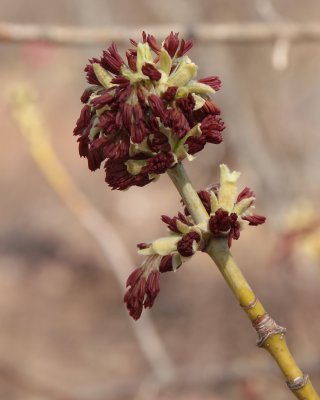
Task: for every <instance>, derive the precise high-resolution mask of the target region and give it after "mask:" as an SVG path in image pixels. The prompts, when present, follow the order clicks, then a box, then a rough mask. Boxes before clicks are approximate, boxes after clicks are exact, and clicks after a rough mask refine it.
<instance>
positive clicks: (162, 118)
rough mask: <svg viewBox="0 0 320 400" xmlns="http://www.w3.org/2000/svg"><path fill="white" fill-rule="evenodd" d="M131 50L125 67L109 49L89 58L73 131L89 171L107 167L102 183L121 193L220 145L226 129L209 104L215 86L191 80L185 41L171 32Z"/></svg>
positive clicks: (113, 49)
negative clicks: (180, 162) (162, 38)
mask: <svg viewBox="0 0 320 400" xmlns="http://www.w3.org/2000/svg"><path fill="white" fill-rule="evenodd" d="M131 44H132V48H130V49H129V50H128V51H127V52H126V61H125V60H124V59H123V58H122V57H121V56H120V54H119V52H118V50H117V47H116V45H115V44H114V43H113V44H112V45H111V46H110V47H109V48H108V50H105V51H103V53H102V56H101V58H100V59H98V58H93V59H91V60H89V61H90V63H89V64H88V65H87V66H86V68H85V72H86V74H87V80H88V82H89V83H90V84H91V86H90V87H89V88H87V89H86V90H85V91H84V93H83V95H82V97H81V101H82V102H83V103H84V106H83V108H82V110H81V114H80V117H79V119H78V121H77V124H76V127H75V129H74V134H75V135H77V136H78V142H79V153H80V156H82V157H86V158H87V160H88V166H89V169H90V170H92V171H94V170H96V169H98V168H100V166H101V163H102V162H104V161H105V164H104V167H105V171H106V182H107V183H108V184H109V186H111V187H112V188H113V189H120V190H124V189H127V188H129V187H130V186H133V185H136V186H144V185H146V184H148V183H149V182H151V181H153V180H154V179H156V178H157V177H158V176H159V174H162V173H164V172H166V171H167V169H168V168H171V167H172V166H174V165H175V164H176V163H178V162H179V161H181V160H183V159H184V158H186V157H188V158H189V159H192V156H193V155H194V154H195V153H197V152H199V151H200V150H202V149H203V148H204V146H205V144H206V143H220V142H221V141H222V134H221V132H222V131H223V129H224V124H223V121H222V120H221V119H220V118H219V114H220V110H219V109H218V107H217V106H216V105H215V104H214V103H213V102H212V100H210V98H209V95H210V94H212V93H215V92H216V91H217V90H219V89H220V85H221V82H220V80H219V79H218V78H217V77H216V76H210V77H207V78H203V79H198V80H197V79H196V74H197V69H198V67H197V65H196V64H194V63H193V62H192V61H191V59H190V58H189V57H188V56H187V55H186V53H187V52H188V51H189V50H190V48H191V47H192V42H191V41H190V40H187V41H185V40H183V39H182V40H180V39H179V37H178V34H177V33H173V32H171V34H170V35H169V36H168V37H167V38H166V39H165V40H164V41H163V42H162V43H161V44H160V43H158V41H157V40H156V39H155V38H154V36H152V35H147V34H145V33H144V32H143V35H142V42H141V43H137V42H135V41H134V40H131Z"/></svg>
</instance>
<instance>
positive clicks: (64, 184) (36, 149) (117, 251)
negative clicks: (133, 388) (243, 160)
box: [11, 85, 175, 384]
mask: <svg viewBox="0 0 320 400" xmlns="http://www.w3.org/2000/svg"><path fill="white" fill-rule="evenodd" d="M11 106H12V113H13V117H14V120H15V121H16V123H17V125H18V127H19V129H20V132H21V134H22V135H23V136H24V137H25V139H26V140H27V142H28V144H29V149H30V153H31V154H32V157H33V158H34V160H35V161H36V163H37V165H38V167H39V168H40V170H41V172H42V174H43V175H44V177H45V178H46V180H47V181H48V183H49V184H50V186H51V187H52V188H53V189H54V191H55V192H56V193H57V194H58V195H59V197H60V198H61V199H62V201H63V202H64V204H65V205H66V206H67V208H68V209H69V210H70V211H72V212H73V213H74V215H75V216H76V217H77V219H78V220H79V222H80V223H81V224H82V225H83V226H84V227H85V228H86V229H87V231H88V232H89V233H90V234H91V235H92V237H93V238H95V239H96V241H97V243H98V244H99V245H100V248H101V250H102V252H103V254H104V255H105V257H106V260H107V264H106V265H108V266H109V267H110V269H111V270H112V272H113V273H114V275H115V277H116V278H117V280H118V282H119V285H120V287H121V290H124V282H125V281H126V278H127V276H128V275H129V274H130V272H131V269H130V266H131V265H133V261H132V259H131V258H130V256H129V254H128V251H127V249H126V247H125V245H124V243H123V241H122V239H121V237H120V235H119V234H118V233H117V231H116V230H115V229H114V227H113V226H112V224H110V223H109V222H108V221H107V220H106V219H105V218H104V216H103V215H102V214H101V213H100V211H99V210H97V209H96V208H95V207H94V205H93V204H92V203H91V202H90V200H89V199H88V198H87V197H86V195H85V194H84V193H82V192H81V191H80V189H79V188H78V187H77V186H76V183H75V182H74V180H73V179H72V177H71V176H70V175H69V174H68V172H67V171H66V169H65V168H64V167H63V165H62V164H61V162H60V161H59V159H58V157H57V155H56V153H55V151H54V149H53V147H52V145H51V143H50V140H49V135H48V133H47V132H46V129H45V124H44V122H43V121H42V119H41V112H40V110H39V108H38V105H37V100H36V93H35V90H34V89H32V88H30V87H27V86H24V85H19V86H18V87H17V88H16V89H12V90H11ZM125 314H126V315H127V317H128V320H129V321H130V324H131V327H132V330H133V332H134V334H135V337H136V340H137V342H138V345H139V347H140V350H141V352H142V354H143V355H144V357H145V358H146V360H147V361H148V362H149V364H150V366H151V368H152V372H153V375H154V377H155V378H156V380H157V382H159V383H160V384H163V383H167V382H170V381H172V380H173V379H174V376H175V368H174V365H173V362H172V361H171V358H170V356H169V355H168V353H167V351H166V349H165V346H164V344H163V342H162V340H161V338H160V337H159V335H158V333H157V331H156V329H155V327H154V325H153V323H152V321H151V319H150V317H149V316H148V315H147V314H146V315H144V317H143V318H142V319H141V320H140V321H139V323H134V321H133V320H132V319H131V318H130V317H129V315H128V314H127V313H125Z"/></svg>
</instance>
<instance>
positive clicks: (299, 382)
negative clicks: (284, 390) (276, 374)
mask: <svg viewBox="0 0 320 400" xmlns="http://www.w3.org/2000/svg"><path fill="white" fill-rule="evenodd" d="M308 380H309V375H302V376H298V377H297V378H294V379H292V380H291V381H287V386H288V388H289V389H290V390H299V389H302V388H303V387H304V386H305V385H306V384H307V382H308Z"/></svg>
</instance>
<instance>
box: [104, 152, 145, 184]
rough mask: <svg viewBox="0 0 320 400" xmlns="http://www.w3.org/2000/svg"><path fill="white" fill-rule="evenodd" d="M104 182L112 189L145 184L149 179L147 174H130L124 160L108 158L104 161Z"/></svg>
mask: <svg viewBox="0 0 320 400" xmlns="http://www.w3.org/2000/svg"><path fill="white" fill-rule="evenodd" d="M105 171H106V179H105V180H106V182H107V184H108V185H109V186H110V187H111V188H112V189H113V190H114V189H118V190H125V189H128V188H129V187H130V186H140V187H141V186H145V185H147V184H148V183H149V182H150V181H151V180H150V179H149V177H148V174H138V175H131V174H130V173H129V172H128V170H127V166H126V164H125V161H124V160H114V159H112V158H110V159H108V160H107V161H106V163H105Z"/></svg>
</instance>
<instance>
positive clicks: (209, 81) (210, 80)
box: [198, 76, 221, 91]
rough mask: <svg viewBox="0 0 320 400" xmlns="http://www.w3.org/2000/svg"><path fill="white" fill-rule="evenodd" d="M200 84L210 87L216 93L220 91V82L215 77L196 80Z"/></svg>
mask: <svg viewBox="0 0 320 400" xmlns="http://www.w3.org/2000/svg"><path fill="white" fill-rule="evenodd" d="M198 82H200V83H204V84H205V85H208V86H210V87H211V88H212V89H213V90H215V91H218V90H220V89H221V81H220V79H219V78H218V77H217V76H208V77H207V78H201V79H199V80H198Z"/></svg>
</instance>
